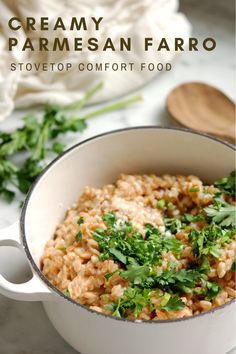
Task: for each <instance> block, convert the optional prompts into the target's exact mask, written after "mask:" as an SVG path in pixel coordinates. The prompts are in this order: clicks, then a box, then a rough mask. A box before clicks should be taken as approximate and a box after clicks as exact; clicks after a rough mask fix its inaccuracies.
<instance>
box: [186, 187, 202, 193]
mask: <svg viewBox="0 0 236 354" xmlns="http://www.w3.org/2000/svg"><path fill="white" fill-rule="evenodd" d="M188 191H189V192H190V193H191V192H193V193H194V192H199V191H200V189H199V188H198V187H192V188H189V190H188Z"/></svg>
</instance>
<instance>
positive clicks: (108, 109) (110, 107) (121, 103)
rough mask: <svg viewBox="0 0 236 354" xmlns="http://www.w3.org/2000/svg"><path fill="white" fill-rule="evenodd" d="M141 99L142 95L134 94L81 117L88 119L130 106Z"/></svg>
mask: <svg viewBox="0 0 236 354" xmlns="http://www.w3.org/2000/svg"><path fill="white" fill-rule="evenodd" d="M141 100H142V96H141V95H138V96H133V97H131V98H128V99H126V100H122V101H118V102H115V103H113V104H111V105H108V106H105V107H102V108H99V109H97V110H96V111H93V112H89V113H87V114H85V115H84V116H83V117H81V119H84V120H86V119H90V118H93V117H96V116H98V115H100V114H104V113H109V112H112V111H115V110H118V109H121V108H124V107H126V106H129V105H130V104H132V103H135V102H138V101H141Z"/></svg>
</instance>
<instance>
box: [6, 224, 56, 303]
mask: <svg viewBox="0 0 236 354" xmlns="http://www.w3.org/2000/svg"><path fill="white" fill-rule="evenodd" d="M0 246H11V247H17V248H19V249H20V250H21V251H23V249H22V245H21V242H20V232H19V221H17V222H15V223H14V224H13V225H11V226H9V227H7V228H5V229H2V230H0ZM9 263H10V260H9ZM32 274H33V276H32V278H31V279H30V280H28V281H27V282H25V283H21V284H15V283H12V282H10V281H8V280H7V279H6V278H4V277H3V276H2V275H1V270H0V293H1V294H2V295H4V296H7V297H9V298H11V299H15V300H25V301H48V300H49V301H50V300H52V299H54V301H55V295H54V294H53V293H52V292H51V291H50V290H49V289H48V288H47V286H46V285H45V284H44V283H43V281H42V280H41V279H40V278H39V277H38V276H37V275H36V274H35V273H34V272H32Z"/></svg>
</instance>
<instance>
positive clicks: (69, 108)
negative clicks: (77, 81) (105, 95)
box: [62, 82, 104, 111]
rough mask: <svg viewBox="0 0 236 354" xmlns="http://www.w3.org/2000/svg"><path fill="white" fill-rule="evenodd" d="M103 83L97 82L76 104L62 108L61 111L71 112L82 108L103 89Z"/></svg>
mask: <svg viewBox="0 0 236 354" xmlns="http://www.w3.org/2000/svg"><path fill="white" fill-rule="evenodd" d="M103 86H104V84H103V82H99V84H97V85H96V86H95V87H93V88H92V89H91V90H89V91H88V92H86V93H85V95H84V97H83V98H82V99H81V100H79V101H76V102H73V103H71V104H68V105H66V106H65V107H63V108H62V110H63V111H73V110H80V109H81V108H83V107H84V106H85V105H86V103H87V102H88V101H89V100H90V99H91V98H92V97H93V96H94V95H95V94H96V93H97V92H98V91H100V90H101V89H102V88H103Z"/></svg>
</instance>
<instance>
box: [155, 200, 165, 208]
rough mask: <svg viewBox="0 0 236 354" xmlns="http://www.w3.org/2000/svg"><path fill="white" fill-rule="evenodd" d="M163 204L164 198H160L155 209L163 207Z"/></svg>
mask: <svg viewBox="0 0 236 354" xmlns="http://www.w3.org/2000/svg"><path fill="white" fill-rule="evenodd" d="M165 205H166V201H165V199H160V200H158V202H157V209H164V207H165Z"/></svg>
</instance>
